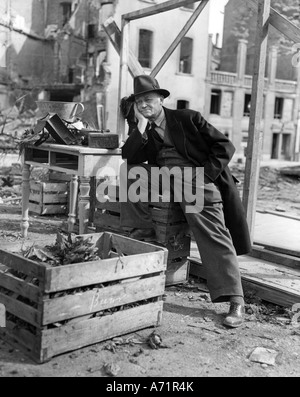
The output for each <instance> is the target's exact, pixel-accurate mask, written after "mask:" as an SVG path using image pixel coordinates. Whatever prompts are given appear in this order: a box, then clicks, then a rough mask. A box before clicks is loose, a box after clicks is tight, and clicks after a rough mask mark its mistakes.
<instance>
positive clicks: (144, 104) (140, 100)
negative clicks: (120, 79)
mask: <svg viewBox="0 0 300 397" xmlns="http://www.w3.org/2000/svg"><path fill="white" fill-rule="evenodd" d="M163 100H164V98H163V97H162V96H161V95H159V94H157V93H156V92H149V93H147V94H144V95H139V96H137V98H136V100H135V103H136V106H137V109H138V111H139V112H140V113H141V114H142V115H143V116H144V117H145V118H146V119H148V120H150V121H155V120H156V119H157V117H158V116H159V114H160V113H161V111H162V105H163Z"/></svg>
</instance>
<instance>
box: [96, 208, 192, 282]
mask: <svg viewBox="0 0 300 397" xmlns="http://www.w3.org/2000/svg"><path fill="white" fill-rule="evenodd" d="M95 206H96V212H95V215H94V225H95V226H96V230H97V231H114V232H116V233H120V234H123V235H126V228H121V224H120V203H119V202H118V201H107V202H106V203H100V202H99V201H97V202H96V205H95ZM150 209H151V215H152V220H153V225H154V229H155V232H156V240H155V242H154V244H157V245H159V246H161V247H164V248H166V249H167V250H168V263H167V272H166V286H170V285H175V284H181V283H184V282H186V281H187V280H188V277H189V265H190V263H189V260H188V259H187V258H188V257H189V256H190V246H191V237H190V230H189V226H188V224H187V222H186V220H185V216H184V214H183V212H182V210H181V208H180V206H179V204H178V203H163V202H159V203H151V204H150Z"/></svg>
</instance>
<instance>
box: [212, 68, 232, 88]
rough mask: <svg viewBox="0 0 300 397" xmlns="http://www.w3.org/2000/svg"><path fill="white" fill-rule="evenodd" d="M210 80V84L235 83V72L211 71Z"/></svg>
mask: <svg viewBox="0 0 300 397" xmlns="http://www.w3.org/2000/svg"><path fill="white" fill-rule="evenodd" d="M211 82H212V84H225V85H235V84H236V73H229V72H215V71H214V72H211Z"/></svg>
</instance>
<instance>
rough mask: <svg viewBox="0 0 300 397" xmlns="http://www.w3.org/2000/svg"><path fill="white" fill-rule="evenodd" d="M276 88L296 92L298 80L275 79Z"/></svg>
mask: <svg viewBox="0 0 300 397" xmlns="http://www.w3.org/2000/svg"><path fill="white" fill-rule="evenodd" d="M275 90H276V91H281V92H291V93H296V91H297V82H296V81H288V80H276V81H275Z"/></svg>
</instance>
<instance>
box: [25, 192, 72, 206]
mask: <svg viewBox="0 0 300 397" xmlns="http://www.w3.org/2000/svg"><path fill="white" fill-rule="evenodd" d="M29 200H30V201H35V202H37V203H41V204H58V203H67V202H68V194H67V193H63V194H50V193H44V194H40V193H35V192H31V193H30V196H29Z"/></svg>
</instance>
